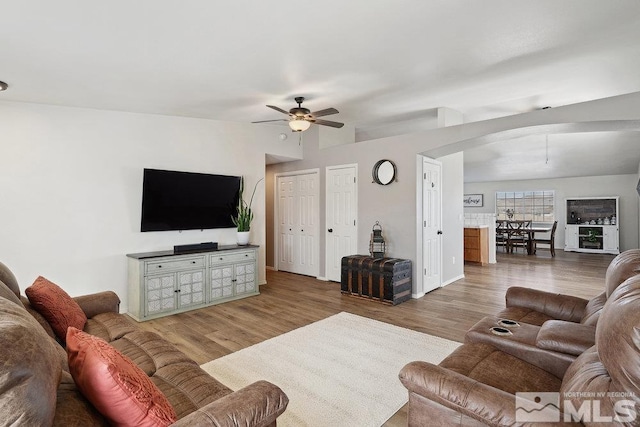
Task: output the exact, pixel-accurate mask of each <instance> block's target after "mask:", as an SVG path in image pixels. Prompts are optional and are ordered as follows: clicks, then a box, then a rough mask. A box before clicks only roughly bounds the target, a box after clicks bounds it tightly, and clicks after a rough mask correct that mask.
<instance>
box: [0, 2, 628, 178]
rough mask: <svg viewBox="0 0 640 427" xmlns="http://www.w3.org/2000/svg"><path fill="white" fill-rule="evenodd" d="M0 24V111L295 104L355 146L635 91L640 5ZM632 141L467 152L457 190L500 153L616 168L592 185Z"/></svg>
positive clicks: (234, 109)
mask: <svg viewBox="0 0 640 427" xmlns="http://www.w3.org/2000/svg"><path fill="white" fill-rule="evenodd" d="M0 13H1V16H2V24H1V25H0V80H1V81H5V82H7V83H9V85H10V88H9V90H8V91H6V92H3V93H0V100H8V101H21V102H35V103H46V104H54V105H64V106H75V107H86V108H97V109H107V110H119V111H129V112H144V113H152V114H167V115H177V116H187V117H199V118H209V119H218V120H230V121H240V122H247V123H248V122H251V121H256V120H268V119H271V118H274V119H275V118H280V117H279V115H278V113H277V112H275V111H273V110H270V109H267V108H266V107H265V104H272V105H276V106H279V107H281V108H283V109H286V110H288V109H289V108H291V107H293V106H294V102H293V97H294V96H305V97H306V98H307V101H306V102H305V104H306V106H307V107H308V108H310V109H311V110H319V109H323V108H327V107H335V108H337V109H338V110H340V114H338V115H336V116H331V117H330V119H331V120H338V121H342V122H345V123H348V124H350V125H352V126H354V127H356V129H357V130H358V131H359V132H361V133H362V134H367V133H368V132H367V129H379V128H380V127H385V126H388V127H390V128H392V129H402V131H403V132H411V131H412V129H413V126H418V127H419V126H420V122H421V121H422V120H424V121H425V122H433V111H434V109H435V108H438V107H448V108H451V109H454V110H457V111H459V112H461V113H462V114H463V115H464V119H465V122H471V121H478V120H486V119H491V118H495V117H503V116H508V115H513V114H518V113H523V112H528V111H532V110H535V109H540V108H543V107H552V108H553V107H557V106H561V105H568V104H573V103H577V102H583V101H588V100H593V99H598V98H604V97H609V96H614V95H620V94H625V93H631V92H637V91H640V73H638V70H640V2H638V1H637V0H619V1H615V2H606V1H602V0H564V1H560V2H559V1H557V0H538V1H531V0H488V1H482V2H472V1H468V0H446V1H435V0H429V1H389V0H366V1H365V0H352V1H338V0H325V1H322V2H297V3H296V2H291V1H286V2H285V1H278V0H276V1H255V0H253V1H252V0H235V1H229V2H212V1H205V0H185V1H181V2H169V1H166V0H165V1H158V0H155V1H152V0H137V1H122V0H114V1H110V2H101V3H98V2H87V1H81V0H58V1H55V2H51V1H45V0H22V1H16V2H3V4H2V10H1V12H0ZM639 108H640V106H639ZM403 123H406V124H407V126H402V124H403ZM256 126H259V125H256ZM262 126H266V125H262ZM369 133H370V132H369ZM635 134H636V133H632V134H631V135H628V134H624V135H620V134H617V133H616V132H607V133H601V134H599V135H598V136H597V137H596V136H594V135H590V136H589V137H587V138H582V137H581V136H580V135H570V136H562V135H551V136H550V137H549V138H548V140H549V142H548V144H547V141H546V139H547V138H546V137H545V140H544V142H543V141H542V140H540V137H539V136H538V137H536V138H533V139H531V140H529V141H528V142H529V143H522V141H520V143H502V144H503V145H502V146H500V145H493V146H487V147H484V148H482V149H477V150H478V151H475V150H473V152H469V153H465V158H466V159H467V166H468V168H467V169H468V171H469V172H468V176H467V179H472V176H475V175H476V173H477V170H478V168H482V167H483V165H485V166H486V164H485V163H483V162H488V161H490V160H491V159H494V158H495V157H496V156H497V155H501V156H502V155H504V156H506V157H505V158H506V159H508V158H509V156H512V157H514V158H516V157H518V152H519V153H522V152H523V150H524V152H530V153H531V154H532V156H533V155H534V154H535V156H536V158H537V157H540V158H542V153H543V152H544V153H545V156H546V153H547V151H548V153H549V154H550V155H551V157H552V158H553V159H556V160H558V159H559V158H560V156H564V155H566V154H570V155H571V156H573V158H575V155H576V153H577V152H582V154H581V155H582V156H586V153H585V147H588V150H593V151H601V149H602V148H603V147H607V150H606V151H607V153H609V154H611V153H614V154H615V153H617V152H618V151H620V155H621V156H624V159H622V158H621V157H616V160H612V161H607V162H606V163H607V164H610V165H611V166H612V168H608V169H607V168H604V167H602V168H600V169H599V170H598V173H599V174H608V173H612V171H613V170H615V173H633V172H637V167H638V162H640V150H637V151H638V153H629V151H630V149H629V148H630V147H633V146H634V145H633V144H635V141H637V138H636V139H634V136H635ZM587 143H588V144H591V145H584V144H587ZM496 144H501V143H500V142H498V143H496ZM547 145H548V146H549V150H547V149H546V147H547ZM543 146H544V147H545V148H544V150H543V148H542V147H543ZM618 148H620V149H619V150H618ZM511 150H518V151H514V152H511ZM612 155H613V154H612ZM633 156H635V157H633ZM520 157H522V154H520ZM545 158H546V157H545ZM601 160H602V158H601ZM505 161H506V160H505ZM585 161H586V162H587V163H588V162H590V161H594V160H585ZM565 162H568V160H566V159H565ZM634 162H635V171H633V170H630V169H631V168H632V167H633V164H634ZM548 163H549V162H547V164H548ZM601 163H603V162H601ZM614 168H615V169H614ZM484 169H486V170H485V171H484V173H485V174H487V173H489V172H491V170H492V168H491V167H484ZM499 169H501V170H499ZM507 169H508V168H496V170H495V171H494V172H495V174H494V175H491V178H492V179H514V178H510V177H509V174H508V173H505V171H506V170H507ZM534 169H535V170H533V171H532V172H531V173H530V174H528V175H526V176H530V177H537V176H539V175H540V170H539V169H540V168H534ZM533 172H537V174H536V173H533ZM547 173H550V172H547ZM572 173H574V174H577V173H578V172H577V171H576V172H572ZM484 177H485V178H487V175H484ZM473 179H475V178H473Z"/></svg>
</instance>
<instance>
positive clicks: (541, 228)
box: [496, 220, 553, 255]
mask: <svg viewBox="0 0 640 427" xmlns="http://www.w3.org/2000/svg"><path fill="white" fill-rule="evenodd" d="M522 223H528V225H524V226H522V227H520V228H518V227H517V225H520V224H522ZM552 228H553V223H550V224H546V223H536V224H535V225H533V223H532V222H531V221H523V220H497V221H496V235H498V234H506V235H507V236H508V235H509V234H510V233H512V232H513V231H514V230H521V231H522V232H523V233H524V234H526V235H527V239H526V245H525V247H526V249H527V255H533V254H534V250H535V248H534V245H533V242H534V239H535V234H536V233H548V232H550V231H551V229H552ZM507 239H508V237H507Z"/></svg>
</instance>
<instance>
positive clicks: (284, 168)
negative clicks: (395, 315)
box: [267, 92, 640, 292]
mask: <svg viewBox="0 0 640 427" xmlns="http://www.w3.org/2000/svg"><path fill="white" fill-rule="evenodd" d="M638 105H640V92H637V93H633V94H628V95H622V96H617V97H611V98H605V99H602V100H596V101H590V102H585V103H580V104H575V105H568V106H564V107H557V108H553V109H546V110H537V111H534V112H530V113H525V114H518V115H515V116H509V117H501V118H498V119H493V120H486V121H481V122H473V123H468V124H462V125H457V126H448V127H443V128H438V129H433V130H429V131H422V132H417V133H414V134H408V135H399V136H395V137H386V138H381V139H376V140H370V141H363V142H358V143H355V144H344V145H336V146H332V145H333V144H331V143H323V144H322V145H323V146H326V147H330V148H327V149H324V150H320V149H319V148H318V146H319V145H320V144H319V141H318V133H317V128H316V127H313V126H312V127H311V129H310V130H308V131H306V132H305V133H304V135H305V136H304V140H303V142H302V145H303V147H304V160H301V161H296V162H289V163H281V164H277V165H272V166H270V167H269V168H268V169H267V174H268V175H270V174H275V173H279V172H288V171H295V170H305V169H312V168H320V183H321V184H320V194H321V195H323V194H324V179H325V177H324V168H325V167H326V166H330V165H340V164H351V163H357V164H358V174H359V177H358V178H359V179H358V181H359V183H358V204H359V206H358V212H359V218H358V221H359V230H358V252H359V253H361V254H366V253H368V242H369V234H370V232H371V227H372V226H373V224H374V223H375V221H376V220H379V221H380V223H381V224H382V226H383V228H384V231H385V237H386V238H388V240H389V255H390V256H394V257H399V258H408V259H411V260H413V261H414V262H413V265H414V278H415V277H416V276H415V274H416V271H415V265H416V262H415V261H416V259H415V258H416V254H417V252H418V250H417V243H418V237H419V236H420V230H417V229H416V208H415V206H416V173H417V169H416V163H417V162H416V160H415V159H416V154H423V155H426V156H428V157H432V158H437V159H442V158H443V157H444V156H448V155H450V154H454V153H457V152H462V151H464V150H465V149H470V148H473V147H474V146H477V145H480V144H486V143H490V142H492V140H493V138H499V137H504V136H505V135H511V136H513V135H514V134H517V135H522V134H526V133H527V132H537V131H540V129H548V128H550V127H553V129H555V131H565V132H568V131H573V132H586V131H590V130H602V126H603V125H607V126H622V127H624V126H627V127H629V126H630V127H634V128H635V127H637V121H638V120H640V110H639V109H638V108H637V106H638ZM603 121H608V122H606V123H604V122H603ZM625 121H628V123H627V122H625ZM625 128H626V127H625ZM385 158H386V159H390V160H393V161H394V162H395V163H396V165H397V167H398V182H394V183H393V184H391V185H388V186H385V187H382V186H379V185H376V184H372V183H371V181H372V179H371V168H372V167H373V165H374V164H375V162H376V161H378V160H380V159H385ZM445 173H447V172H446V171H444V170H443V174H445ZM454 173H455V172H454ZM452 187H453V186H452ZM462 188H463V186H462V182H461V183H460V185H459V187H458V189H457V190H456V189H454V188H448V194H444V195H443V196H444V200H443V210H444V209H452V210H457V209H462V197H461V190H462ZM465 192H466V191H465ZM269 203H271V201H269ZM485 203H486V204H490V203H492V202H491V201H490V200H485ZM636 206H637V204H636ZM272 208H273V207H272V206H268V207H267V209H272ZM324 209H325V205H324V198H323V197H322V196H321V200H320V230H325V227H324ZM623 209H624V208H623ZM623 212H624V211H623ZM460 213H462V212H460ZM629 215H632V212H630V213H629ZM636 215H637V212H636ZM636 218H637V216H636ZM636 223H637V221H636ZM448 226H449V227H453V228H452V229H446V228H445V229H443V233H444V235H449V236H454V235H455V234H456V233H458V234H459V235H460V240H459V241H457V239H453V238H452V239H451V240H450V242H451V247H449V246H448V245H445V246H443V253H442V256H443V259H444V260H447V259H449V260H451V259H452V257H454V256H460V255H459V254H463V239H462V228H463V224H462V222H461V223H460V224H451V223H449V224H448ZM443 227H446V226H445V225H443ZM635 229H637V226H636V227H635ZM637 234H638V233H637V231H636V233H635V235H636V236H637ZM324 237H325V236H324V232H322V231H321V236H320V241H319V251H320V262H319V267H320V275H321V276H324V251H325V238H324ZM635 242H636V244H637V240H636V241H635ZM633 243H634V242H629V241H628V240H627V239H626V238H625V239H624V240H623V244H633ZM267 245H268V251H269V252H272V251H273V242H272V241H268V242H267ZM269 265H274V264H269ZM460 268H462V267H460ZM456 277H458V276H457V269H456V268H452V269H451V270H448V269H447V270H445V269H444V268H443V277H442V280H443V282H444V283H448V282H449V281H451V280H455V278H456ZM414 280H415V279H414ZM414 292H415V287H414Z"/></svg>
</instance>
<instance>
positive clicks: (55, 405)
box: [0, 263, 288, 427]
mask: <svg viewBox="0 0 640 427" xmlns="http://www.w3.org/2000/svg"><path fill="white" fill-rule="evenodd" d="M73 300H74V301H75V302H76V303H77V304H78V305H79V306H80V308H81V309H82V311H83V312H84V315H85V316H86V323H85V325H84V327H83V328H82V330H83V332H84V333H86V334H88V335H83V336H84V337H85V338H88V339H90V340H93V341H99V342H100V343H101V344H100V345H102V341H101V340H96V339H95V337H99V338H101V339H102V340H104V342H106V343H107V344H108V347H109V349H111V350H112V349H115V350H116V353H118V352H119V354H122V355H124V356H126V358H128V360H130V361H132V362H133V364H134V365H135V366H136V367H137V368H140V369H141V370H142V371H143V372H144V374H146V377H145V378H147V377H148V379H150V380H151V382H152V383H153V385H155V387H156V390H159V391H160V394H161V395H163V399H164V398H166V400H167V401H168V402H169V403H170V406H171V409H172V410H173V411H174V414H175V418H176V419H175V422H172V425H175V426H196V425H198V426H200V425H211V426H240V425H241V426H275V425H276V419H277V417H278V416H279V415H280V414H282V413H283V412H284V411H285V409H286V407H287V404H288V398H287V396H286V394H285V393H284V392H283V391H282V390H281V389H280V388H278V387H277V386H276V385H274V384H271V383H269V382H267V381H258V382H256V383H253V384H251V385H249V386H247V387H245V388H243V389H241V390H238V391H235V392H233V391H232V390H230V389H229V388H227V387H226V386H225V385H223V384H221V383H220V382H218V381H217V380H216V379H215V378H213V377H211V376H210V375H208V374H207V373H206V372H204V371H203V370H202V369H200V367H199V366H198V364H197V363H195V362H194V361H193V360H191V359H189V358H188V357H187V356H186V355H185V354H183V353H182V352H180V351H179V350H178V349H176V348H175V347H174V346H173V345H172V344H171V343H169V342H168V341H166V340H164V339H163V338H162V337H160V336H159V335H157V334H155V333H152V332H149V331H144V330H142V329H141V328H139V327H138V326H137V325H136V324H135V323H134V322H133V321H132V320H130V319H129V318H128V317H127V316H126V315H122V314H119V313H118V309H119V304H120V300H119V298H118V296H117V295H116V294H115V293H113V292H102V293H98V294H93V295H88V296H82V297H77V298H73ZM41 311H42V310H38V309H36V308H35V307H34V305H33V304H31V303H30V301H29V299H28V298H26V297H25V296H23V295H21V294H20V287H19V285H18V282H17V280H16V278H15V276H14V275H13V274H12V273H11V271H10V270H9V269H8V268H7V267H6V266H5V265H4V264H2V263H0V354H2V362H3V363H2V364H1V365H0V421H1V422H0V424H2V425H27V426H32V425H33V426H36V425H37V426H48V425H56V426H83V427H85V426H104V425H108V424H109V420H108V419H107V418H106V417H105V416H104V415H103V414H102V413H101V412H100V411H99V410H97V409H96V407H95V406H94V405H92V403H91V402H90V401H89V400H88V399H87V397H86V396H85V395H83V393H82V392H81V391H80V389H79V387H78V386H77V385H76V383H75V382H74V377H73V376H72V373H71V372H72V371H71V370H70V366H69V363H68V361H69V356H68V354H67V351H66V350H65V347H64V346H63V345H62V344H61V343H60V342H61V341H62V340H61V339H60V337H59V336H56V334H55V333H54V329H53V328H52V325H51V324H50V322H49V321H48V320H46V318H45V316H43V314H42V313H41ZM63 314H64V313H63ZM69 329H71V328H69ZM105 346H106V345H105ZM137 368H135V369H136V370H137ZM94 377H95V375H94Z"/></svg>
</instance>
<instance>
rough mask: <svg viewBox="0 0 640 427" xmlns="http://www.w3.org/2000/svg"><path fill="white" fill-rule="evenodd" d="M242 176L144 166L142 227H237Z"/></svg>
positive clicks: (187, 228)
mask: <svg viewBox="0 0 640 427" xmlns="http://www.w3.org/2000/svg"><path fill="white" fill-rule="evenodd" d="M239 190H240V177H239V176H228V175H211V174H204V173H193V172H178V171H167V170H159V169H145V170H144V179H143V184H142V221H141V225H140V231H167V230H199V229H202V230H204V229H210V228H231V227H234V225H233V222H232V221H231V217H232V216H235V215H236V213H237V206H238V200H239Z"/></svg>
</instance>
